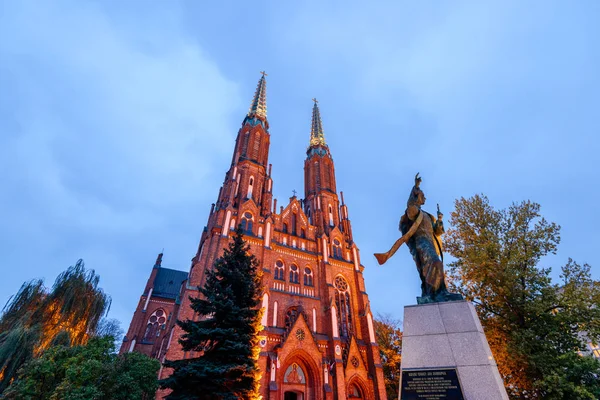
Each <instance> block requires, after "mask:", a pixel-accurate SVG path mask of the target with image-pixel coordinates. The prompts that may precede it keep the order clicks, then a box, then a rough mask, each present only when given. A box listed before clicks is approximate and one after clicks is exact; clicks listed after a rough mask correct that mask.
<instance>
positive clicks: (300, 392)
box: [283, 362, 309, 400]
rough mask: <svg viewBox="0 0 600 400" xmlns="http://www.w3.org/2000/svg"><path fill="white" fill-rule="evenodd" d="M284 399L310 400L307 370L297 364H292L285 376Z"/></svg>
mask: <svg viewBox="0 0 600 400" xmlns="http://www.w3.org/2000/svg"><path fill="white" fill-rule="evenodd" d="M283 390H284V392H283V399H284V400H305V399H308V397H307V396H308V391H309V390H308V379H307V377H306V369H305V368H304V367H302V366H301V365H300V364H298V363H297V362H293V363H291V364H290V365H289V366H288V367H287V368H286V370H285V373H284V374H283Z"/></svg>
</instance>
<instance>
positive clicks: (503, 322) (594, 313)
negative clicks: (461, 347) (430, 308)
mask: <svg viewBox="0 0 600 400" xmlns="http://www.w3.org/2000/svg"><path fill="white" fill-rule="evenodd" d="M455 206H456V207H455V210H454V211H453V212H452V214H451V220H450V222H451V225H452V228H451V229H450V230H449V231H448V234H447V240H446V246H447V249H448V252H449V253H450V254H451V255H452V256H453V257H454V258H455V261H454V262H452V263H450V271H449V274H448V275H449V278H450V280H451V282H452V283H453V285H454V286H455V288H456V290H458V291H459V292H460V293H461V294H463V295H464V296H465V298H466V299H468V300H470V301H473V302H474V303H475V305H476V307H477V310H478V312H479V316H480V318H481V321H482V324H483V326H484V328H485V331H486V336H487V338H488V341H489V344H490V347H491V349H492V352H493V353H494V357H495V359H496V362H497V363H498V368H499V370H500V373H501V375H502V376H503V378H504V382H505V385H506V388H507V391H508V392H509V395H510V396H511V397H512V398H514V399H520V398H523V399H524V398H528V399H536V398H544V399H597V398H600V381H599V380H598V379H597V378H598V376H600V364H599V363H598V362H597V361H596V360H594V359H592V358H591V357H583V356H581V355H580V354H582V353H583V352H585V349H586V347H585V339H586V338H589V339H590V340H594V341H598V340H599V339H600V307H599V305H600V303H599V301H600V282H597V281H593V280H592V279H591V277H590V267H589V265H587V264H585V265H583V266H582V265H579V264H577V263H576V262H574V261H572V260H569V262H568V263H567V264H566V265H565V266H563V267H562V274H561V275H560V278H561V282H560V284H555V283H553V282H552V280H551V278H550V272H551V270H550V268H543V267H540V266H539V264H540V261H541V260H542V259H543V257H544V256H546V255H548V254H554V253H555V252H556V249H557V246H558V244H559V242H560V235H559V233H560V227H559V226H558V225H556V224H555V223H551V222H548V221H546V219H544V218H543V217H542V216H541V214H540V205H539V204H536V203H533V202H530V201H523V202H521V203H514V204H512V205H511V206H510V207H508V208H507V209H502V210H496V209H494V208H493V207H492V206H491V205H490V204H489V201H488V199H487V197H485V196H483V195H476V196H474V197H472V198H469V199H465V198H461V199H459V200H457V201H456V203H455Z"/></svg>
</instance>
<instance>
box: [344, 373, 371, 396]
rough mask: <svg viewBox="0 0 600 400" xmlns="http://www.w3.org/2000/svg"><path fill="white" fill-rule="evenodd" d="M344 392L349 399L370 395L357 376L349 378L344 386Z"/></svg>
mask: <svg viewBox="0 0 600 400" xmlns="http://www.w3.org/2000/svg"><path fill="white" fill-rule="evenodd" d="M346 394H347V396H348V398H349V399H370V398H371V396H372V395H369V392H368V391H367V390H366V389H365V385H364V384H363V382H362V380H361V379H359V378H353V379H350V383H349V384H348V386H347V387H346Z"/></svg>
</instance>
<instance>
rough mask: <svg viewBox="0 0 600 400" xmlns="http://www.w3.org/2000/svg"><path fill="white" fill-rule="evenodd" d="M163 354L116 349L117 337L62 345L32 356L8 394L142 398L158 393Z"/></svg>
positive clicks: (22, 398)
mask: <svg viewBox="0 0 600 400" xmlns="http://www.w3.org/2000/svg"><path fill="white" fill-rule="evenodd" d="M159 368H160V363H159V362H158V360H155V359H152V358H150V357H148V356H146V355H143V354H140V353H136V352H133V353H126V354H122V355H117V354H116V353H115V344H114V337H112V336H101V337H94V338H92V339H90V340H89V341H88V342H87V344H85V345H80V346H73V347H71V346H69V345H66V346H65V345H56V346H52V347H50V348H48V349H46V350H45V351H44V352H43V353H42V354H41V355H40V357H38V358H34V359H32V360H30V361H28V362H27V363H26V364H25V365H24V366H23V367H22V368H21V369H20V371H19V376H18V378H17V379H16V380H15V382H14V383H13V384H12V385H10V386H9V388H8V389H7V390H6V391H5V393H4V396H3V397H2V398H3V399H6V400H12V399H15V400H17V399H19V400H33V399H36V400H37V399H39V400H58V399H61V400H96V399H97V400H101V399H111V400H140V399H150V398H153V397H154V393H155V392H156V389H157V388H158V380H157V377H156V376H157V373H158V369H159Z"/></svg>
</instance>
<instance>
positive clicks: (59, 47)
mask: <svg viewBox="0 0 600 400" xmlns="http://www.w3.org/2000/svg"><path fill="white" fill-rule="evenodd" d="M102 5H103V4H102V3H93V2H79V1H57V2H36V1H19V2H8V3H5V4H4V5H3V6H2V7H3V12H2V13H3V17H2V22H1V23H0V26H1V28H0V37H2V39H0V54H1V58H2V60H3V61H2V67H0V68H1V74H0V75H1V76H2V78H0V86H1V87H2V88H3V89H2V93H1V94H0V132H2V133H1V136H2V139H3V140H2V142H3V145H2V148H1V149H0V170H2V171H3V173H2V176H1V178H0V179H1V181H2V182H1V184H2V187H3V191H2V194H0V203H1V207H0V219H2V221H3V223H2V226H3V229H2V231H1V232H0V242H1V243H2V252H3V253H4V257H3V258H4V260H3V261H4V263H5V265H6V266H9V265H12V266H19V268H18V270H16V271H15V270H12V271H11V272H8V276H7V277H6V278H7V279H6V280H3V282H2V284H1V287H0V293H1V297H0V301H2V299H3V298H4V299H6V298H8V296H9V295H10V294H11V293H13V292H15V291H16V289H17V288H18V285H19V284H20V282H22V281H24V280H26V279H30V278H32V277H33V276H45V277H47V278H48V279H49V280H52V279H53V277H54V276H55V275H56V274H57V273H58V271H60V270H62V269H64V268H66V267H67V266H68V265H69V264H73V263H74V262H75V260H76V259H77V258H79V257H84V258H85V259H86V262H87V264H88V266H90V267H92V268H96V269H97V271H98V272H99V273H100V275H101V276H102V280H103V282H104V286H105V289H106V291H107V292H109V293H110V294H112V295H113V297H115V298H118V297H119V296H120V295H122V294H123V293H124V292H125V291H127V290H129V291H131V290H134V291H139V290H141V287H142V286H143V283H144V281H145V279H146V277H147V273H148V269H149V267H148V266H151V264H152V261H153V260H152V259H151V258H152V255H153V254H154V253H156V252H158V251H160V247H158V245H157V244H156V243H155V242H153V243H147V244H140V243H139V242H136V241H135V240H134V239H135V238H139V236H140V235H143V236H144V237H148V238H149V240H150V241H153V240H152V239H151V238H153V235H154V239H156V241H158V242H159V243H162V244H163V245H164V244H165V243H167V244H171V247H172V248H173V247H176V246H177V244H174V243H173V242H172V241H175V240H177V239H181V235H182V231H185V229H186V227H189V225H190V224H193V228H194V229H193V233H192V234H191V235H193V236H190V237H187V238H186V239H187V241H186V242H185V244H186V245H187V246H186V248H185V249H182V251H179V252H174V253H180V254H171V256H172V258H171V260H172V261H177V262H175V264H176V265H174V266H176V267H178V268H183V269H185V268H187V266H188V264H187V260H188V259H189V258H190V255H191V254H192V251H193V249H194V247H195V245H194V244H191V243H189V241H191V238H193V240H196V239H197V236H198V235H199V234H200V232H201V226H202V225H203V223H204V222H203V221H201V222H199V223H196V221H190V220H188V218H194V217H195V216H196V213H197V211H196V210H195V209H193V207H192V206H197V204H198V203H200V204H208V203H210V200H211V199H213V197H214V196H216V190H217V188H218V177H217V176H221V175H220V174H221V173H222V172H223V171H224V167H225V166H226V162H223V160H224V159H227V158H228V157H229V156H230V151H231V146H232V143H233V140H234V135H235V131H236V129H235V126H232V124H231V116H232V112H233V111H234V110H235V111H238V109H239V106H240V103H239V102H240V97H239V93H238V86H237V84H235V83H234V82H232V81H231V80H229V79H228V78H227V77H225V76H224V75H223V74H222V72H221V71H220V69H219V67H218V66H217V65H216V63H215V62H214V60H212V59H211V58H210V57H209V56H208V55H207V54H206V53H205V52H204V51H203V50H202V49H201V48H200V47H199V46H198V45H197V43H196V42H195V41H194V39H193V37H191V36H189V34H188V33H187V32H186V31H184V30H183V29H181V27H180V25H179V20H180V13H181V10H178V9H177V8H176V7H169V8H166V7H160V6H157V7H154V8H153V9H152V10H148V9H147V8H146V9H144V10H143V11H140V12H143V13H145V15H144V17H145V18H144V19H140V18H138V17H139V15H138V14H137V13H136V9H135V8H134V7H131V8H129V9H126V8H124V7H125V6H123V7H116V6H115V7H111V9H110V10H108V9H103V8H102ZM138 10H140V9H139V8H138ZM141 20H143V22H140V21H141ZM145 24H146V25H145ZM147 24H153V26H152V29H148V28H149V26H147ZM236 116H237V115H236ZM208 149H210V151H209V150H208ZM215 167H216V168H215ZM207 186H208V187H211V190H205V187H207ZM206 211H207V210H202V212H206ZM186 213H189V215H186ZM188 234H189V232H188ZM190 244H191V245H190ZM140 246H141V247H144V246H149V247H151V248H152V250H151V251H150V252H148V253H146V257H147V258H148V260H147V261H148V262H147V264H148V265H139V264H138V265H136V261H137V262H139V258H138V259H136V257H135V256H134V254H136V251H139V247H140ZM178 257H179V258H178ZM45 259H51V260H52V262H53V265H48V266H43V264H44V260H45ZM34 260H35V261H34ZM184 260H186V261H185V262H184V263H183V265H177V264H181V263H182V262H183V261H184ZM56 262H58V263H59V265H55V264H54V263H56ZM60 263H63V264H61V265H60ZM28 264H29V265H30V266H31V268H30V269H27V270H24V269H23V268H20V266H23V267H25V266H26V265H28ZM3 268H5V267H3ZM7 269H8V268H7ZM5 270H6V269H5ZM125 271H136V272H139V275H138V276H137V277H136V279H135V281H130V282H127V285H126V284H125V283H124V282H119V279H120V278H122V277H124V276H127V275H129V274H128V273H126V272H125ZM132 275H135V274H132ZM48 283H49V284H50V283H51V282H48ZM129 285H133V286H130V287H128V288H127V287H126V286H129ZM133 301H134V302H135V298H134V299H133ZM130 303H131V300H130ZM134 304H135V303H134ZM128 306H129V308H130V309H129V312H131V311H133V309H134V305H133V304H128ZM118 317H120V318H121V319H122V320H123V321H124V322H125V321H128V319H129V316H128V315H119V316H118ZM126 323H127V322H126Z"/></svg>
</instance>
